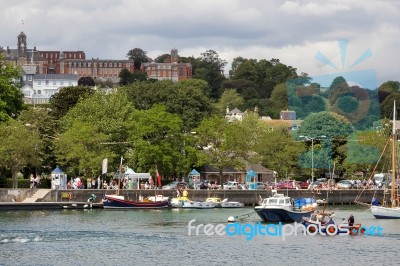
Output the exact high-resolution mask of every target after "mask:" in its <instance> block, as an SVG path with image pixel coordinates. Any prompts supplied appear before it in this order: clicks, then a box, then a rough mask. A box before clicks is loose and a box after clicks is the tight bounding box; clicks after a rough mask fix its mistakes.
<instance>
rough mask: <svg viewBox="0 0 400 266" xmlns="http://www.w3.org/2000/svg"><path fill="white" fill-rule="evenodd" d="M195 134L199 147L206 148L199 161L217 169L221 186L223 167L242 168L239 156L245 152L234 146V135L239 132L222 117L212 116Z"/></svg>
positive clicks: (242, 163)
mask: <svg viewBox="0 0 400 266" xmlns="http://www.w3.org/2000/svg"><path fill="white" fill-rule="evenodd" d="M196 132H197V135H196V136H197V138H198V141H199V144H200V146H201V147H207V149H205V150H204V152H203V154H202V156H201V157H200V159H199V161H200V162H202V163H203V164H209V165H210V166H212V167H215V168H217V169H218V171H219V177H220V183H221V184H222V173H223V169H224V168H225V167H237V168H240V169H243V168H244V162H243V159H242V158H241V157H240V155H241V154H243V152H246V151H245V150H241V149H240V145H236V140H237V139H236V133H238V132H239V130H237V129H236V128H235V126H234V125H233V124H230V123H228V122H227V120H226V119H225V118H224V117H220V116H212V117H209V118H206V119H204V120H203V121H202V122H201V124H200V126H199V127H198V128H197V129H196Z"/></svg>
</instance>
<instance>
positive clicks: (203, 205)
mask: <svg viewBox="0 0 400 266" xmlns="http://www.w3.org/2000/svg"><path fill="white" fill-rule="evenodd" d="M182 208H184V209H212V208H215V204H214V203H213V202H206V201H193V200H190V201H184V202H183V204H182Z"/></svg>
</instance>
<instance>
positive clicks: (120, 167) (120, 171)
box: [117, 156, 123, 195]
mask: <svg viewBox="0 0 400 266" xmlns="http://www.w3.org/2000/svg"><path fill="white" fill-rule="evenodd" d="M122 160H123V158H122V156H121V163H120V164H119V175H118V190H117V195H119V187H120V186H121V178H122Z"/></svg>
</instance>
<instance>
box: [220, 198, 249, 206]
mask: <svg viewBox="0 0 400 266" xmlns="http://www.w3.org/2000/svg"><path fill="white" fill-rule="evenodd" d="M243 207H244V203H241V202H238V201H228V199H224V200H223V201H222V202H221V208H243Z"/></svg>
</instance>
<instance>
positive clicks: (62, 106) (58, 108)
mask: <svg viewBox="0 0 400 266" xmlns="http://www.w3.org/2000/svg"><path fill="white" fill-rule="evenodd" d="M94 93H95V91H94V90H93V89H92V88H90V87H86V86H77V87H72V86H71V87H63V88H61V89H60V90H59V91H58V92H57V93H56V94H54V95H52V96H51V97H50V101H49V103H50V109H51V112H50V114H51V115H52V116H53V117H54V118H55V119H60V118H61V117H63V116H64V115H65V114H66V113H67V112H68V111H69V109H71V108H72V107H74V106H75V105H76V104H77V103H78V101H79V100H80V99H82V98H86V97H88V96H90V95H92V94H94Z"/></svg>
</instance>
